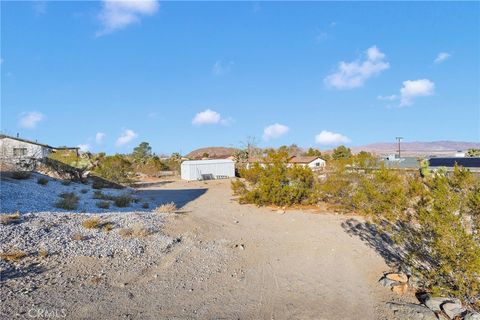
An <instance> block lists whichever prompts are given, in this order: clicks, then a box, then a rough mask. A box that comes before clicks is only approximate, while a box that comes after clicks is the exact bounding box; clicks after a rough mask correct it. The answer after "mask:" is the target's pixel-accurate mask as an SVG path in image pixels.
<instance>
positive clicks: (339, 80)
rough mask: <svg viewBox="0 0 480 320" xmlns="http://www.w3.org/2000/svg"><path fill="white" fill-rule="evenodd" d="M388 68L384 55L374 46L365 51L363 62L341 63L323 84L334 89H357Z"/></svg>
mask: <svg viewBox="0 0 480 320" xmlns="http://www.w3.org/2000/svg"><path fill="white" fill-rule="evenodd" d="M388 68H390V64H389V63H388V62H386V61H385V54H384V53H383V52H381V51H380V50H379V49H378V48H377V47H376V46H372V47H370V48H368V49H367V51H366V57H365V59H364V60H355V61H352V62H345V61H341V62H340V63H339V64H338V69H337V71H335V72H334V73H332V74H330V75H328V76H327V77H325V79H324V82H325V84H326V85H327V86H328V87H332V88H335V89H352V88H358V87H361V86H363V84H364V83H365V81H367V80H368V79H369V78H371V77H373V76H376V75H379V74H380V73H382V71H384V70H387V69H388Z"/></svg>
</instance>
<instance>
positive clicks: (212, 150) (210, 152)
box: [187, 147, 239, 159]
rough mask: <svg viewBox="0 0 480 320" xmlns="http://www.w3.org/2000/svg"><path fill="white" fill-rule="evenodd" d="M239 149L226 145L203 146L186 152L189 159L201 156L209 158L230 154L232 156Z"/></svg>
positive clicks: (226, 156) (220, 157) (228, 155)
mask: <svg viewBox="0 0 480 320" xmlns="http://www.w3.org/2000/svg"><path fill="white" fill-rule="evenodd" d="M237 151H239V149H236V148H228V147H205V148H200V149H196V150H193V151H192V152H190V153H189V154H187V158H189V159H202V158H211V159H224V158H228V157H230V156H233V155H234V154H235V152H237Z"/></svg>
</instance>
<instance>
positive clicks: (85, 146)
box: [77, 143, 90, 152]
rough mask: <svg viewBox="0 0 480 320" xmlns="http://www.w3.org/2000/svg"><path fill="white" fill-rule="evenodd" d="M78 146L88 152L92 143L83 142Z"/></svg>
mask: <svg viewBox="0 0 480 320" xmlns="http://www.w3.org/2000/svg"><path fill="white" fill-rule="evenodd" d="M77 147H78V148H80V151H82V152H87V151H89V150H90V145H89V144H88V143H81V144H79V145H78V146H77Z"/></svg>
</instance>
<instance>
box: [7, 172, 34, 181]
mask: <svg viewBox="0 0 480 320" xmlns="http://www.w3.org/2000/svg"><path fill="white" fill-rule="evenodd" d="M31 176H32V174H31V172H30V171H14V172H13V173H12V178H13V179H17V180H26V179H30V177H31Z"/></svg>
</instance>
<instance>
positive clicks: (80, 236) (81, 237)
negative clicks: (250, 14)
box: [72, 233, 87, 241]
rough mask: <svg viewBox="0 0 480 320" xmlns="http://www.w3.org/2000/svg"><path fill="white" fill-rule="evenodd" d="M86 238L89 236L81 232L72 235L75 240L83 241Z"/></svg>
mask: <svg viewBox="0 0 480 320" xmlns="http://www.w3.org/2000/svg"><path fill="white" fill-rule="evenodd" d="M85 239H87V237H86V236H84V235H83V234H81V233H74V234H73V235H72V240H75V241H82V240H85Z"/></svg>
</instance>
